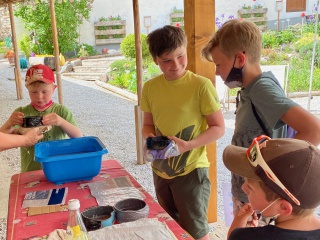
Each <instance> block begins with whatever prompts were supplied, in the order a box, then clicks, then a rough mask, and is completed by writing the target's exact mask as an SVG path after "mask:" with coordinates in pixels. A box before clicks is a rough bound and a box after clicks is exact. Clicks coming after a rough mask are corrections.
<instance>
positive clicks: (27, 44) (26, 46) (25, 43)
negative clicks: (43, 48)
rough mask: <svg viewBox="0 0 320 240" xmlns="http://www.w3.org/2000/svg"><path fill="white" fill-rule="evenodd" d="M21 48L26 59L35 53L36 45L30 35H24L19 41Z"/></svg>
mask: <svg viewBox="0 0 320 240" xmlns="http://www.w3.org/2000/svg"><path fill="white" fill-rule="evenodd" d="M19 48H20V49H21V50H22V51H23V52H24V55H26V57H27V58H28V57H30V54H31V52H34V50H35V48H36V45H35V44H34V43H33V42H31V39H30V37H29V36H28V35H25V34H24V35H22V37H21V38H20V39H19Z"/></svg>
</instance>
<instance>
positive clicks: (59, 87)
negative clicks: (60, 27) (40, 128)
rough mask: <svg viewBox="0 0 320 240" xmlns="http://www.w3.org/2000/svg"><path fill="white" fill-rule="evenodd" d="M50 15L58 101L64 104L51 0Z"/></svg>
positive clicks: (54, 15)
mask: <svg viewBox="0 0 320 240" xmlns="http://www.w3.org/2000/svg"><path fill="white" fill-rule="evenodd" d="M50 14H51V25H52V38H53V47H54V60H55V69H56V71H55V72H56V80H57V86H58V99H59V103H60V104H63V96H62V84H61V73H60V58H59V44H58V34H57V24H56V14H55V11H54V0H50Z"/></svg>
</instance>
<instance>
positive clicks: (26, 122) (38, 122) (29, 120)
mask: <svg viewBox="0 0 320 240" xmlns="http://www.w3.org/2000/svg"><path fill="white" fill-rule="evenodd" d="M42 125H43V124H42V116H29V117H24V118H23V123H22V127H26V128H30V127H39V126H42Z"/></svg>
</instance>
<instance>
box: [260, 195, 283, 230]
mask: <svg viewBox="0 0 320 240" xmlns="http://www.w3.org/2000/svg"><path fill="white" fill-rule="evenodd" d="M279 199H280V198H277V199H276V200H274V201H273V202H272V203H270V204H269V205H268V206H266V207H265V208H264V209H263V210H261V211H260V213H257V215H258V217H259V219H260V218H261V216H262V213H263V212H264V211H266V210H267V209H268V208H269V207H271V206H272V205H273V204H274V203H275V202H276V201H278V200H279ZM279 215H280V214H279V213H278V214H276V215H275V216H273V217H265V219H266V222H267V223H268V224H270V223H272V222H273V221H275V220H276V219H277V218H278V217H279Z"/></svg>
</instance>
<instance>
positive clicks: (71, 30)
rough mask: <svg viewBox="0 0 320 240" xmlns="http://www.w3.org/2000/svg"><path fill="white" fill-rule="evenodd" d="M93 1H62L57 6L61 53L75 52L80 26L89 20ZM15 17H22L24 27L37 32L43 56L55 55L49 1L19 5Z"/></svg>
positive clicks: (56, 13)
mask: <svg viewBox="0 0 320 240" xmlns="http://www.w3.org/2000/svg"><path fill="white" fill-rule="evenodd" d="M91 4H92V0H78V1H61V2H60V3H58V4H55V15H56V23H57V31H58V42H59V51H60V52H68V51H71V50H73V48H74V45H75V44H76V43H77V41H78V37H79V32H78V29H79V26H80V25H81V24H82V22H83V19H86V20H89V15H90V11H91ZM14 14H15V16H16V17H20V18H21V19H22V21H23V23H24V27H25V28H26V29H27V30H29V31H35V32H36V37H37V42H38V43H39V44H40V49H41V51H42V52H41V53H42V54H52V53H53V45H54V44H53V40H52V39H53V38H52V27H51V21H50V20H49V19H51V16H50V8H49V1H36V2H35V4H34V6H32V5H31V4H26V5H25V4H24V3H19V4H18V5H17V9H16V10H15V13H14Z"/></svg>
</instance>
